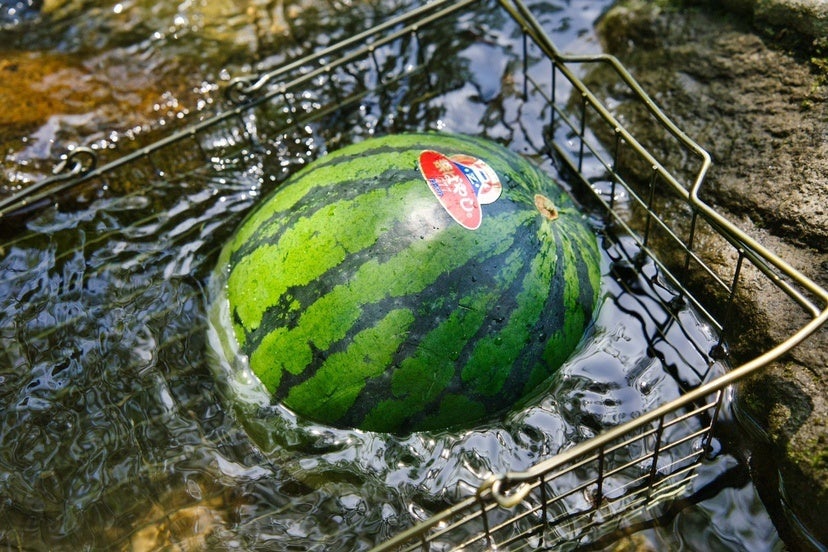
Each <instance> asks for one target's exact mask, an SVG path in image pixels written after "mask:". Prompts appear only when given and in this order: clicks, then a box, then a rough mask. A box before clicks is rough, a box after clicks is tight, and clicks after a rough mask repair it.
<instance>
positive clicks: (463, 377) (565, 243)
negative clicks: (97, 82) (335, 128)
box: [220, 134, 600, 431]
mask: <svg viewBox="0 0 828 552" xmlns="http://www.w3.org/2000/svg"><path fill="white" fill-rule="evenodd" d="M426 149H431V150H436V151H439V152H441V153H443V154H445V155H447V156H448V155H453V154H466V155H471V156H474V157H477V158H480V159H482V160H483V161H485V162H486V163H488V164H489V165H490V166H491V167H492V168H493V169H494V171H495V172H496V173H497V174H498V176H499V178H500V180H501V182H502V183H503V186H504V190H503V194H502V196H501V197H500V198H499V199H498V200H497V201H495V202H494V203H491V204H487V205H483V206H482V209H483V221H482V224H481V226H480V228H478V229H476V230H468V229H466V228H463V227H462V226H460V225H459V224H458V223H456V222H455V221H454V220H453V219H452V218H451V217H450V216H449V214H448V213H447V212H446V211H445V209H443V207H442V206H441V205H440V203H439V202H438V201H437V199H436V198H435V197H434V195H433V194H432V192H431V190H430V189H429V187H428V185H427V183H426V181H425V180H424V178H423V177H422V175H421V174H420V171H419V170H418V167H417V159H418V157H419V154H420V153H421V152H422V151H423V150H426ZM536 194H542V195H543V196H545V197H547V198H548V199H549V200H551V202H552V203H553V204H554V206H555V208H556V209H557V212H558V216H557V218H554V220H551V219H550V218H549V217H548V216H546V215H545V214H544V213H542V212H540V211H539V209H538V208H537V207H536V205H535V196H536ZM220 267H222V268H223V269H225V270H226V271H227V272H226V273H227V287H226V291H227V300H228V301H229V308H230V313H231V316H232V319H233V328H232V332H233V335H234V336H235V338H236V340H237V341H238V344H239V350H240V351H241V352H242V353H243V354H245V355H247V356H248V357H249V364H250V368H251V369H252V371H253V372H254V373H255V374H256V375H257V376H258V377H259V379H261V381H262V383H263V384H264V385H265V387H266V388H267V389H268V390H269V391H270V392H271V393H272V394H273V397H274V399H275V400H277V401H282V402H283V403H284V404H285V405H286V406H288V407H289V408H291V409H292V410H294V411H295V412H296V413H297V414H299V415H303V416H307V417H309V418H311V419H314V420H316V421H319V422H323V423H326V424H330V425H335V426H350V427H360V428H364V429H370V430H377V431H411V430H418V429H430V428H440V427H447V426H456V425H461V424H470V423H474V422H475V421H478V420H480V419H482V418H484V417H486V416H490V415H492V414H494V413H497V412H501V411H503V410H504V409H506V408H508V407H510V406H511V405H513V404H515V403H516V402H517V401H519V400H521V399H522V398H523V397H525V396H526V395H527V394H529V393H531V392H532V391H533V390H534V389H535V388H536V387H537V386H538V385H539V384H540V383H542V382H543V381H544V380H545V379H547V378H548V377H549V376H550V375H552V374H553V373H554V372H555V371H556V370H557V369H558V367H559V366H560V365H561V364H562V363H563V362H564V361H565V360H566V358H568V357H569V356H570V355H571V353H572V351H573V350H574V348H575V347H576V345H577V343H578V342H579V341H580V339H581V337H582V336H583V333H584V330H585V328H586V327H587V325H588V324H589V322H590V320H591V317H592V311H593V308H594V306H595V303H596V300H597V296H598V291H599V281H600V273H599V254H598V248H597V244H596V240H595V236H594V235H593V234H592V232H591V231H590V230H589V228H588V227H587V226H586V225H585V224H584V222H583V217H582V216H581V215H580V214H579V213H578V212H577V210H576V209H575V208H574V206H573V205H572V203H571V201H570V200H569V198H568V197H567V196H566V194H565V193H564V192H563V190H562V189H561V188H560V187H559V186H558V185H557V184H556V183H555V182H554V181H553V180H552V179H551V178H549V177H548V176H547V175H546V174H544V173H543V172H542V171H540V170H539V169H537V168H536V167H535V166H534V165H532V164H531V163H530V162H528V161H526V160H524V159H523V158H521V157H520V156H518V155H516V154H514V153H511V152H509V151H508V150H506V149H505V148H502V147H501V146H499V145H497V144H495V143H493V142H488V141H484V140H481V139H475V138H470V137H465V136H455V135H446V134H407V135H397V136H389V137H385V138H378V139H372V140H367V141H365V142H362V143H360V144H357V145H354V146H350V147H347V148H343V149H342V150H339V151H337V152H335V153H332V154H330V155H328V156H326V157H324V158H322V159H321V160H319V161H317V162H315V163H313V164H311V165H310V166H309V167H307V168H306V169H305V170H303V171H301V172H299V173H297V174H296V175H295V176H294V177H292V178H291V179H289V180H288V181H287V182H285V183H284V184H283V185H282V186H281V187H280V188H279V189H277V190H276V191H275V192H274V193H273V194H272V195H271V196H270V197H269V198H267V199H266V200H265V201H264V202H263V203H262V204H261V205H260V206H259V207H258V208H257V209H256V210H255V211H254V212H253V213H251V215H249V216H248V218H247V219H246V220H245V222H244V223H243V224H242V225H241V226H240V228H239V230H238V231H237V233H236V235H235V236H234V238H233V239H232V240H231V242H230V243H229V244H228V245H227V246H226V247H225V250H224V252H223V254H222V259H221V261H220Z"/></svg>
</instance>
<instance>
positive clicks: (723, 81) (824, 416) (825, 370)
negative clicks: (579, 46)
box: [599, 0, 828, 549]
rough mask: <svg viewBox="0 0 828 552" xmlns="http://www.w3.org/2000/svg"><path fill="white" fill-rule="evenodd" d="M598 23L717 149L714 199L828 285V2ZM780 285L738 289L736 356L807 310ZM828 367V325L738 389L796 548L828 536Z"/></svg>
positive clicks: (702, 8) (646, 5) (636, 15)
mask: <svg viewBox="0 0 828 552" xmlns="http://www.w3.org/2000/svg"><path fill="white" fill-rule="evenodd" d="M599 34H600V36H601V39H602V42H603V46H604V48H605V50H606V51H607V52H609V53H612V54H614V55H616V56H617V57H619V58H620V59H621V61H622V62H623V63H624V64H625V65H626V66H627V67H628V68H629V69H630V71H631V72H632V73H633V75H634V76H635V77H636V79H637V80H638V81H639V82H640V83H641V84H642V85H643V87H644V89H645V90H647V91H648V92H649V93H650V94H651V95H652V96H653V97H654V98H655V100H656V102H657V103H658V104H659V105H660V107H662V109H663V110H664V111H665V112H666V113H668V114H669V115H670V117H671V118H672V119H673V120H674V121H675V122H676V123H677V124H678V126H679V127H680V128H682V129H683V130H684V131H685V132H686V133H687V134H688V135H689V136H691V137H692V138H693V139H695V140H696V141H697V142H699V143H700V145H702V147H704V148H705V149H707V150H708V151H709V152H710V153H711V154H712V156H713V162H714V166H713V168H712V169H711V171H710V173H709V175H708V178H707V180H706V184H705V187H704V189H703V193H702V198H703V199H704V200H705V201H706V202H707V203H709V204H712V205H714V206H715V207H716V208H717V209H719V210H720V211H722V212H723V213H724V214H725V215H726V216H727V217H728V218H729V219H731V220H732V221H734V222H735V223H737V224H738V225H739V226H740V227H741V228H742V229H744V230H745V231H746V232H747V233H748V234H749V235H750V236H751V237H753V238H754V239H756V240H757V241H759V242H760V243H762V244H763V245H765V246H766V247H767V248H769V249H770V250H771V251H773V252H775V253H776V254H778V255H779V256H780V257H781V258H783V259H784V260H785V261H787V262H789V263H790V264H791V265H793V266H794V267H795V268H796V269H798V270H800V271H801V272H802V273H804V274H805V275H806V276H808V277H809V278H811V279H812V280H814V281H815V282H816V283H817V284H818V285H820V286H822V287H823V288H825V287H828V38H826V37H828V3H827V2H824V1H817V0H815V1H807V0H788V1H783V0H756V1H751V0H730V1H727V2H723V3H719V2H713V1H710V2H704V1H695V2H680V1H678V0H672V1H658V2H644V1H643V0H623V1H621V2H618V3H617V4H616V5H615V6H614V7H613V8H612V9H611V10H610V11H609V12H607V13H606V14H605V15H604V16H603V17H602V19H601V21H600V22H599ZM606 93H607V94H608V95H611V94H612V91H611V90H607V91H606ZM615 100H616V101H617V98H616V99H615ZM622 102H623V100H622ZM630 124H633V125H634V124H635V121H634V119H632V121H631V123H630ZM632 132H633V135H637V132H638V131H637V130H636V129H634V128H633V129H632ZM641 132H646V130H643V129H642V130H641ZM721 254H722V255H726V254H727V253H726V252H722V253H721ZM712 255H713V256H715V253H713V254H712ZM767 287H768V286H767V285H763V281H762V279H761V278H751V277H747V278H746V279H745V283H744V284H743V285H742V287H741V289H740V290H739V291H740V295H739V299H740V300H739V312H738V313H737V316H736V317H734V325H733V326H732V330H731V331H730V341H731V346H732V349H733V351H734V353H735V355H736V356H737V360H742V361H743V360H747V359H750V358H753V357H754V356H756V355H757V354H759V353H761V352H762V351H765V350H767V349H768V348H769V344H771V343H777V342H779V341H780V340H784V338H785V337H787V336H789V335H791V333H792V332H793V331H794V330H796V329H797V328H799V327H801V326H802V324H804V323H805V321H807V316H805V315H804V314H801V313H798V312H792V311H791V309H790V302H789V301H787V300H785V301H786V302H782V301H780V300H779V298H778V297H773V294H771V293H768V292H767ZM823 307H824V305H823ZM739 357H741V358H739ZM827 378H828V329H826V328H825V327H823V328H821V329H820V330H819V331H818V332H817V333H816V334H815V335H813V336H812V337H811V338H810V339H808V340H807V341H806V342H805V343H803V344H802V345H800V346H799V347H797V348H796V349H794V350H793V351H792V352H791V353H789V354H786V355H785V356H784V357H783V358H782V359H781V360H780V361H778V362H775V363H773V364H772V365H771V366H769V367H767V368H766V369H764V370H763V371H761V373H760V374H759V375H756V376H754V377H752V378H751V379H750V380H749V381H747V382H746V383H743V384H741V385H740V386H739V388H738V395H737V396H738V407H737V408H738V411H739V412H740V413H741V414H742V416H741V418H742V421H743V422H744V423H745V425H746V426H753V427H758V428H761V429H762V433H763V434H764V435H763V437H765V442H766V443H767V446H768V450H769V451H770V453H771V454H764V453H763V451H754V453H753V454H752V455H751V464H752V468H753V469H754V471H755V474H757V477H756V478H755V479H756V485H757V488H758V490H759V492H760V494H761V495H762V497H763V500H764V501H765V503H766V505H767V506H768V510H769V512H770V513H771V516H772V517H773V518H774V522H775V524H776V525H777V527H778V528H779V530H780V535H781V536H782V537H783V539H784V540H785V541H786V542H787V544H788V545H789V546H791V547H792V548H794V549H809V548H818V546H817V545H815V544H814V543H813V542H812V541H809V539H810V538H816V539H817V540H819V541H820V542H822V543H828V526H826V525H825V523H824V520H825V516H826V515H828V426H827V425H826V424H828V391H826V379H827ZM746 429H747V427H746ZM808 533H810V537H809V536H808Z"/></svg>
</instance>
